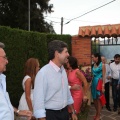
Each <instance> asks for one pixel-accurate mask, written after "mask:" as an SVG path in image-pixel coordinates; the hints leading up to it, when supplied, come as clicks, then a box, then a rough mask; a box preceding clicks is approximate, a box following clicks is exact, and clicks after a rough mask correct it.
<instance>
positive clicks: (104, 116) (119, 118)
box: [88, 90, 120, 120]
mask: <svg viewBox="0 0 120 120" xmlns="http://www.w3.org/2000/svg"><path fill="white" fill-rule="evenodd" d="M111 92H112V91H111V90H110V93H111ZM110 103H111V105H110V106H111V109H113V101H112V95H111V94H110ZM94 115H95V108H94V105H93V104H92V105H91V106H90V111H89V115H88V120H93V117H94ZM101 120H120V115H118V111H117V112H113V111H111V112H110V111H108V110H107V109H106V108H105V107H103V109H102V112H101Z"/></svg>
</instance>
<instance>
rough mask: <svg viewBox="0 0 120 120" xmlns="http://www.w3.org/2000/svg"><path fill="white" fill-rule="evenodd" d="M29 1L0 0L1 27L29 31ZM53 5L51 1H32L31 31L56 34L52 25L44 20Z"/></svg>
mask: <svg viewBox="0 0 120 120" xmlns="http://www.w3.org/2000/svg"><path fill="white" fill-rule="evenodd" d="M28 1H29V0H0V25H4V26H10V27H12V28H20V29H23V30H28ZM52 8H53V5H52V4H49V0H30V29H31V31H39V32H45V33H54V29H53V27H52V23H50V24H49V23H47V22H46V21H45V20H44V16H43V13H46V14H48V13H51V12H52Z"/></svg>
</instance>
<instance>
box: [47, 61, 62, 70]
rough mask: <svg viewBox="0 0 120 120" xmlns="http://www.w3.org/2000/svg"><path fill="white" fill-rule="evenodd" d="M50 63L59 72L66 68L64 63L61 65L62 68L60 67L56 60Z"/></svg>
mask: <svg viewBox="0 0 120 120" xmlns="http://www.w3.org/2000/svg"><path fill="white" fill-rule="evenodd" d="M49 64H50V65H51V66H52V67H53V68H54V69H55V71H56V72H59V71H63V70H64V67H63V65H62V66H61V68H59V67H58V66H57V65H56V64H55V63H54V62H52V61H51V60H50V62H49Z"/></svg>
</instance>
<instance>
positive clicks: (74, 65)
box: [68, 56, 78, 69]
mask: <svg viewBox="0 0 120 120" xmlns="http://www.w3.org/2000/svg"><path fill="white" fill-rule="evenodd" d="M68 62H69V64H70V66H71V67H72V69H76V68H78V63H77V59H76V58H75V57H72V56H69V57H68Z"/></svg>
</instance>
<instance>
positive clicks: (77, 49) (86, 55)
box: [72, 36, 91, 65]
mask: <svg viewBox="0 0 120 120" xmlns="http://www.w3.org/2000/svg"><path fill="white" fill-rule="evenodd" d="M72 56H74V57H76V58H77V60H78V65H80V64H82V65H90V64H91V38H89V37H79V36H73V37H72Z"/></svg>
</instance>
